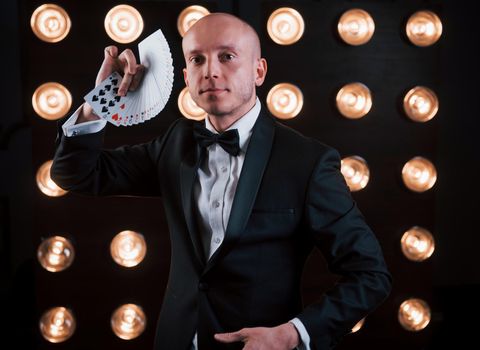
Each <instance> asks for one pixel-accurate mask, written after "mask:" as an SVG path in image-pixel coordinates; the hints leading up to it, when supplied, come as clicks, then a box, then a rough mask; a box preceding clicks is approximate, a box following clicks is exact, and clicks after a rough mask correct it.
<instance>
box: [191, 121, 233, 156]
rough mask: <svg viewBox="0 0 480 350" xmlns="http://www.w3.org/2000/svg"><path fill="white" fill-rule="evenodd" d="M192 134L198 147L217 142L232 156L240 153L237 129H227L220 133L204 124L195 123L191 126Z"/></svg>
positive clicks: (205, 146)
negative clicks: (212, 130) (214, 131)
mask: <svg viewBox="0 0 480 350" xmlns="http://www.w3.org/2000/svg"><path fill="white" fill-rule="evenodd" d="M193 136H194V137H195V139H196V140H197V142H198V144H199V145H200V147H204V148H207V147H208V146H210V145H211V144H213V143H218V144H219V145H220V147H222V148H223V149H224V150H225V151H226V152H228V153H230V154H231V155H232V156H238V154H239V153H240V145H239V140H240V137H239V136H238V130H237V129H232V130H227V131H225V132H222V133H221V134H214V133H213V132H211V131H210V130H208V129H207V128H205V127H204V126H202V125H200V124H195V125H194V127H193Z"/></svg>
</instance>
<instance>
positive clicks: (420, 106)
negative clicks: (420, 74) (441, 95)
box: [403, 86, 439, 122]
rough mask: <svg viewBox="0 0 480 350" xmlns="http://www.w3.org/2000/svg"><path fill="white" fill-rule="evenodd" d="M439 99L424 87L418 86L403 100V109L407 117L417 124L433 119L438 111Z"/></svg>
mask: <svg viewBox="0 0 480 350" xmlns="http://www.w3.org/2000/svg"><path fill="white" fill-rule="evenodd" d="M438 105H439V103H438V98H437V95H435V93H434V92H433V91H432V90H430V89H429V88H426V87H424V86H416V87H414V88H412V89H410V91H408V92H407V94H406V95H405V97H404V99H403V109H404V110H405V113H406V114H407V116H408V117H409V118H410V119H412V120H413V121H416V122H426V121H428V120H430V119H432V118H433V117H434V116H435V114H437V111H438Z"/></svg>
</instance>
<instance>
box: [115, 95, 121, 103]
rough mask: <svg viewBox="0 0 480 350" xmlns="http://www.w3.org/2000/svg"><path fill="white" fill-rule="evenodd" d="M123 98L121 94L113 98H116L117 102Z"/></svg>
mask: <svg viewBox="0 0 480 350" xmlns="http://www.w3.org/2000/svg"><path fill="white" fill-rule="evenodd" d="M121 98H122V97H121V96H115V97H114V98H113V99H114V100H115V101H117V102H120V99H121Z"/></svg>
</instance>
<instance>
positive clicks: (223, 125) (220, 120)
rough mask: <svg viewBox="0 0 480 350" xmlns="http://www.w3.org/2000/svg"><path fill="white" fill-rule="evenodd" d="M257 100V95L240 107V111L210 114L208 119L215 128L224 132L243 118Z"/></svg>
mask: <svg viewBox="0 0 480 350" xmlns="http://www.w3.org/2000/svg"><path fill="white" fill-rule="evenodd" d="M256 101H257V97H256V95H255V96H254V99H253V101H250V102H249V103H246V104H245V105H243V106H242V108H239V109H238V111H232V113H230V114H224V115H221V116H218V115H213V114H209V115H208V120H209V121H210V123H211V124H212V126H213V127H214V128H215V130H217V132H224V131H225V130H227V129H228V128H229V127H230V126H232V125H233V124H234V123H235V122H236V121H237V120H239V119H241V118H242V117H243V116H244V115H245V114H247V113H248V112H249V111H250V110H251V109H252V108H253V107H254V106H255V103H256Z"/></svg>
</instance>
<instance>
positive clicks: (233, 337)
mask: <svg viewBox="0 0 480 350" xmlns="http://www.w3.org/2000/svg"><path fill="white" fill-rule="evenodd" d="M214 337H215V340H218V341H219V342H221V343H234V342H239V341H243V340H244V338H245V337H244V335H243V334H242V331H237V332H232V333H217V334H215V335H214Z"/></svg>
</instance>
